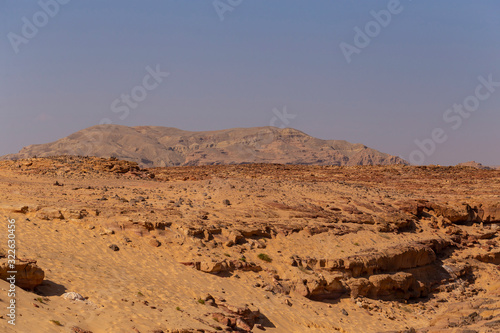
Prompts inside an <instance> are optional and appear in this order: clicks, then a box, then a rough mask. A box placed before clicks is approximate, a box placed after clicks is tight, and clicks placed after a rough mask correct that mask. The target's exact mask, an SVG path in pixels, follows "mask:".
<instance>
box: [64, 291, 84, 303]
mask: <svg viewBox="0 0 500 333" xmlns="http://www.w3.org/2000/svg"><path fill="white" fill-rule="evenodd" d="M62 298H64V299H67V300H71V301H85V297H83V296H82V295H80V294H78V293H75V292H74V291H70V292H67V293H64V294H62Z"/></svg>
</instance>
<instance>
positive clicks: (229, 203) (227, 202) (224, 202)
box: [222, 199, 231, 206]
mask: <svg viewBox="0 0 500 333" xmlns="http://www.w3.org/2000/svg"><path fill="white" fill-rule="evenodd" d="M222 204H223V205H224V206H230V205H231V202H230V201H229V200H228V199H224V200H222Z"/></svg>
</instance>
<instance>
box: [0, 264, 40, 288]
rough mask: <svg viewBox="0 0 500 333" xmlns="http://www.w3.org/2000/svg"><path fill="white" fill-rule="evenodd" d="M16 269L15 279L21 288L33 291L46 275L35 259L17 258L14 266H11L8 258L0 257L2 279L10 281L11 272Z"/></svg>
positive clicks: (0, 276)
mask: <svg viewBox="0 0 500 333" xmlns="http://www.w3.org/2000/svg"><path fill="white" fill-rule="evenodd" d="M9 271H16V272H17V273H16V274H15V281H16V285H17V286H19V287H20V288H23V289H26V290H31V291H33V290H34V289H35V287H36V286H39V285H41V284H42V282H43V279H44V277H45V273H44V271H43V270H42V269H41V268H40V267H38V266H37V265H36V261H35V260H27V259H16V262H15V265H14V267H11V266H10V264H9V263H8V262H7V259H0V279H2V280H5V281H8V280H7V278H9V277H10V276H11V275H13V274H11V273H7V272H9Z"/></svg>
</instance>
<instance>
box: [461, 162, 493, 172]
mask: <svg viewBox="0 0 500 333" xmlns="http://www.w3.org/2000/svg"><path fill="white" fill-rule="evenodd" d="M457 166H463V167H471V168H476V169H483V170H494V169H496V167H489V166H484V165H482V164H481V163H478V162H476V161H470V162H465V163H459V164H457Z"/></svg>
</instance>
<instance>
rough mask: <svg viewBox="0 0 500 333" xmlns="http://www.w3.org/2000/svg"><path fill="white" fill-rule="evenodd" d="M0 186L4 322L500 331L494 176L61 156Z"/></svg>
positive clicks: (473, 171) (22, 167) (44, 328)
mask: <svg viewBox="0 0 500 333" xmlns="http://www.w3.org/2000/svg"><path fill="white" fill-rule="evenodd" d="M0 179H1V181H0V219H1V222H0V225H1V227H2V228H3V229H2V230H5V232H2V235H6V234H7V232H6V230H7V224H8V220H9V219H15V220H16V222H15V223H16V246H17V248H16V251H17V252H16V254H17V261H16V268H17V270H18V271H19V272H22V273H19V274H18V275H19V276H18V289H17V295H16V299H17V304H18V308H17V315H18V317H17V325H16V327H12V326H11V325H9V324H8V320H9V318H8V317H7V316H6V313H5V314H3V313H0V331H2V332H29V331H33V332H35V331H36V332H93V333H98V332H132V333H134V332H141V333H152V332H156V333H159V332H221V331H225V332H261V331H262V332H422V333H423V332H427V333H432V332H434V333H437V332H462V333H465V332H468V333H472V332H498V331H500V269H499V267H500V247H499V229H500V171H498V170H486V169H480V168H475V167H467V166H460V167H439V166H426V167H410V166H406V165H391V166H305V165H283V164H245V165H229V166H227V165H226V166H222V165H213V166H184V167H170V168H147V169H145V168H142V167H141V166H140V165H139V164H138V163H134V162H129V161H123V160H118V159H116V158H106V159H105V158H98V157H88V158H84V157H72V156H60V157H52V158H31V159H22V160H16V161H2V162H0ZM3 239H4V240H3V241H2V243H0V244H1V245H0V277H1V278H2V279H5V278H6V274H7V273H6V272H7V270H8V268H7V264H6V261H7V258H6V253H7V237H3ZM21 288H22V289H21ZM0 289H1V290H0V303H2V304H4V305H6V304H7V302H9V297H8V296H7V292H8V290H9V284H8V283H7V282H6V281H1V280H0ZM2 307H3V308H4V306H2ZM4 312H6V311H4ZM33 328H36V330H35V331H34V330H33Z"/></svg>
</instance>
